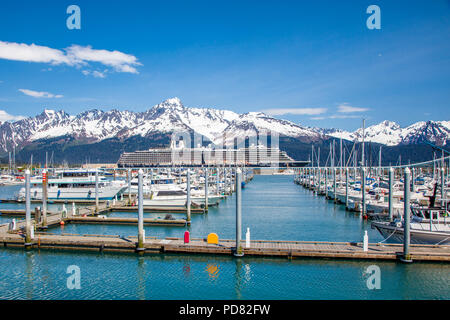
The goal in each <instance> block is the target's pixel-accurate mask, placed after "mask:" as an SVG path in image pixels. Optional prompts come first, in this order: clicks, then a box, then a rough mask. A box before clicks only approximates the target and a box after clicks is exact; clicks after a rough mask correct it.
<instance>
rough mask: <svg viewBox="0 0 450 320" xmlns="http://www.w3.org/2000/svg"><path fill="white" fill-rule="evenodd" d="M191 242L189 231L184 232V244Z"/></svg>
mask: <svg viewBox="0 0 450 320" xmlns="http://www.w3.org/2000/svg"><path fill="white" fill-rule="evenodd" d="M189 240H190V236H189V231H185V232H184V243H189Z"/></svg>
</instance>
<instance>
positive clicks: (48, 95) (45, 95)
mask: <svg viewBox="0 0 450 320" xmlns="http://www.w3.org/2000/svg"><path fill="white" fill-rule="evenodd" d="M19 91H20V92H22V93H23V94H25V95H27V96H30V97H35V98H62V97H63V95H61V94H53V93H50V92H45V91H34V90H29V89H19Z"/></svg>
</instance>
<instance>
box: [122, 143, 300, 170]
mask: <svg viewBox="0 0 450 320" xmlns="http://www.w3.org/2000/svg"><path fill="white" fill-rule="evenodd" d="M299 164H300V165H304V164H306V162H305V163H303V162H301V163H299V162H297V161H294V160H293V159H292V158H291V157H289V156H288V155H287V154H286V152H284V151H281V150H280V149H278V148H267V147H263V146H257V147H256V146H251V147H248V148H241V149H209V148H184V147H183V148H164V149H149V150H145V151H135V152H124V153H122V155H121V156H120V158H119V161H118V162H117V166H118V167H119V168H125V167H135V168H136V167H153V166H201V165H246V166H272V165H273V166H298V165H299Z"/></svg>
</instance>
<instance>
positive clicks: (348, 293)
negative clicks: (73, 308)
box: [0, 176, 450, 299]
mask: <svg viewBox="0 0 450 320" xmlns="http://www.w3.org/2000/svg"><path fill="white" fill-rule="evenodd" d="M234 206H235V198H234V196H232V197H229V198H228V199H226V200H223V201H222V202H221V204H220V206H219V207H217V208H210V211H209V213H207V214H204V215H199V214H193V216H192V226H191V227H189V228H186V227H146V235H147V236H158V237H166V236H171V237H181V236H182V235H183V233H184V231H185V230H186V229H189V230H190V232H191V235H192V237H202V238H203V237H206V236H207V234H208V233H209V232H216V233H217V234H218V235H219V237H221V238H228V239H232V238H233V237H234V232H235V225H234V223H235V222H234V221H235V211H234ZM0 207H1V208H3V205H2V204H0ZM242 211H243V221H242V226H243V229H244V230H243V234H244V235H245V229H246V228H247V227H249V228H250V230H251V235H252V239H272V240H277V239H280V240H324V241H325V240H330V241H361V240H362V236H363V234H364V230H368V234H369V240H370V241H371V242H376V241H381V240H382V237H381V236H380V235H379V234H378V233H377V232H376V231H375V230H372V229H371V228H370V223H368V222H366V221H364V220H362V219H361V218H360V217H359V216H358V215H355V214H352V213H348V212H346V211H345V210H343V207H342V206H340V205H335V204H333V203H331V202H328V201H326V200H325V199H324V198H323V197H316V196H313V195H312V193H311V192H310V191H307V190H305V189H303V188H302V187H300V186H298V185H295V184H294V183H293V182H292V177H289V176H255V178H254V180H253V181H252V182H251V183H249V184H247V186H246V188H245V189H244V190H243V210H242ZM111 215H112V216H132V215H134V214H133V213H120V212H116V213H112V214H111ZM173 215H174V216H175V217H183V215H182V214H173ZM146 216H148V217H152V216H164V214H146ZM0 222H1V221H0ZM49 232H55V233H56V232H64V233H66V232H67V233H80V234H89V233H95V234H120V235H136V234H137V227H134V226H111V225H108V226H97V225H82V224H80V225H75V224H69V225H66V226H64V227H63V228H61V227H57V228H53V229H50V230H49ZM0 261H1V263H0V298H3V299H448V298H450V290H449V288H450V267H449V266H448V265H447V264H441V263H417V262H416V263H413V264H410V265H404V264H400V263H396V262H382V261H350V260H344V261H343V260H340V261H337V260H319V259H294V260H291V261H289V260H287V259H282V258H279V259H278V258H249V257H244V258H242V259H235V258H233V257H227V256H203V255H167V254H166V255H160V254H154V255H146V256H144V257H138V256H136V255H134V254H110V253H104V254H103V253H90V252H78V251H77V252H75V251H74V252H52V251H49V250H40V251H38V250H35V251H32V252H25V251H24V250H21V249H4V248H2V249H1V250H0ZM70 265H77V266H79V268H80V272H81V278H80V280H81V289H79V290H77V289H74V290H70V289H68V288H67V285H66V281H67V278H68V277H69V274H67V273H66V271H67V267H68V266H70ZM370 265H377V266H378V267H379V268H380V271H381V273H380V280H381V289H375V290H369V289H368V287H367V284H366V281H367V279H368V275H367V274H365V273H364V272H365V269H366V268H367V267H368V266H370Z"/></svg>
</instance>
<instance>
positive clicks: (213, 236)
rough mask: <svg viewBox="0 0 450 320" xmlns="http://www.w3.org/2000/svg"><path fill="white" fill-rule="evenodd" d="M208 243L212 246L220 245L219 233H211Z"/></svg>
mask: <svg viewBox="0 0 450 320" xmlns="http://www.w3.org/2000/svg"><path fill="white" fill-rule="evenodd" d="M206 242H207V243H211V244H219V236H218V235H217V233H210V234H208V237H207V238H206Z"/></svg>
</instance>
